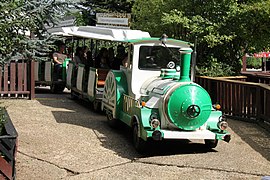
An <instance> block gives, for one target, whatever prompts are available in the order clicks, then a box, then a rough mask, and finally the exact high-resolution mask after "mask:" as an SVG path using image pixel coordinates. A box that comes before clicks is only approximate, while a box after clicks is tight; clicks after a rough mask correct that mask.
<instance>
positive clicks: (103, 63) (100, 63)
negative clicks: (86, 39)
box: [95, 48, 110, 69]
mask: <svg viewBox="0 0 270 180" xmlns="http://www.w3.org/2000/svg"><path fill="white" fill-rule="evenodd" d="M95 67H96V68H103V69H109V68H110V67H109V65H108V50H107V49H106V48H101V50H100V52H99V55H98V56H97V58H96V62H95Z"/></svg>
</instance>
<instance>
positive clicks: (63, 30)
mask: <svg viewBox="0 0 270 180" xmlns="http://www.w3.org/2000/svg"><path fill="white" fill-rule="evenodd" d="M76 29H78V27H76V26H70V27H54V28H50V29H48V32H49V33H50V34H53V35H59V36H72V35H70V34H69V33H71V32H73V31H74V30H76Z"/></svg>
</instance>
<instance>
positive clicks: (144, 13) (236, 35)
mask: <svg viewBox="0 0 270 180" xmlns="http://www.w3.org/2000/svg"><path fill="white" fill-rule="evenodd" d="M148 9H150V11H148ZM132 12H133V14H134V15H135V20H136V21H135V24H134V27H135V28H138V29H142V30H146V31H149V32H150V33H151V35H154V36H160V35H161V34H162V33H164V31H166V33H167V35H169V36H170V37H174V38H178V39H182V40H186V41H190V42H194V40H195V37H197V38H198V47H197V50H198V52H197V53H198V65H199V66H200V67H203V68H205V67H210V66H212V65H213V64H217V63H220V64H221V66H220V65H219V66H217V67H223V68H229V69H230V70H228V71H227V72H231V71H232V72H234V73H235V74H237V73H238V72H239V71H240V68H241V64H240V59H241V57H242V55H243V54H244V53H246V52H250V51H251V50H253V51H262V50H263V49H264V48H265V47H269V42H270V41H269V33H270V24H269V21H270V19H269V16H270V1H269V0H267V1H260V0H249V1H238V0H215V1H202V0H192V1H188V0H183V1H178V0H167V1H162V0H149V1H143V0H137V1H136V2H135V4H134V6H133V10H132ZM149 12H151V13H149ZM149 21H151V22H149ZM208 69H209V68H208ZM226 75H227V74H226Z"/></svg>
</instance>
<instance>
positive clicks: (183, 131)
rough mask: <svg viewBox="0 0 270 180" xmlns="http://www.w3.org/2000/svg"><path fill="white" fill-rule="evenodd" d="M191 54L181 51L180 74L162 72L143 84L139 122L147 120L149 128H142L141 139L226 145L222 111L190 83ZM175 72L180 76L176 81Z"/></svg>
mask: <svg viewBox="0 0 270 180" xmlns="http://www.w3.org/2000/svg"><path fill="white" fill-rule="evenodd" d="M191 52H192V51H191V49H189V48H188V49H186V48H185V49H184V48H182V49H181V65H180V67H181V72H180V73H179V72H176V70H173V69H171V70H170V69H167V70H163V72H162V73H161V77H159V78H156V79H152V80H151V81H148V82H146V84H144V85H143V87H142V89H143V91H144V92H145V97H142V101H145V106H144V107H143V109H144V110H143V113H142V119H144V120H143V121H146V119H149V120H148V122H149V126H150V127H151V130H149V128H148V127H145V129H146V133H145V135H146V136H145V137H146V138H147V137H152V138H153V139H154V140H161V139H203V140H205V143H206V145H208V147H210V148H214V147H215V146H216V145H217V142H218V141H217V140H224V141H226V142H229V140H230V134H229V133H228V132H227V131H226V129H227V127H228V124H227V122H226V120H225V119H224V117H223V116H222V112H221V111H219V110H217V109H215V108H214V107H215V106H213V105H212V101H211V98H210V95H209V94H208V92H207V91H206V90H205V89H204V88H202V87H201V86H200V85H198V84H196V83H194V82H191V80H190V78H189V71H190V60H191ZM178 73H179V74H180V77H179V76H178V78H177V74H178ZM146 112H149V113H146ZM147 117H148V118H147ZM142 124H146V123H145V122H142ZM141 137H143V133H142V135H141Z"/></svg>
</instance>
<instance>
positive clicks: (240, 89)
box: [196, 76, 270, 127]
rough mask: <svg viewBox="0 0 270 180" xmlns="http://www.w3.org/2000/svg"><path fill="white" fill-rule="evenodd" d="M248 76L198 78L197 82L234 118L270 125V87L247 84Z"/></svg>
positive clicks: (259, 84) (214, 101)
mask: <svg viewBox="0 0 270 180" xmlns="http://www.w3.org/2000/svg"><path fill="white" fill-rule="evenodd" d="M246 79H247V77H246V76H240V77H234V78H232V77H230V78H211V77H196V82H197V83H198V84H200V85H201V86H202V87H204V88H205V89H206V90H207V91H208V92H209V94H210V96H211V98H212V101H213V103H219V104H220V105H221V107H222V110H223V112H224V113H225V114H226V115H229V116H231V117H233V118H238V119H242V120H245V121H253V122H254V121H256V122H258V123H262V124H263V125H264V126H267V127H268V126H269V125H270V110H269V109H270V86H269V85H266V84H261V83H251V82H245V81H246Z"/></svg>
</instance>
